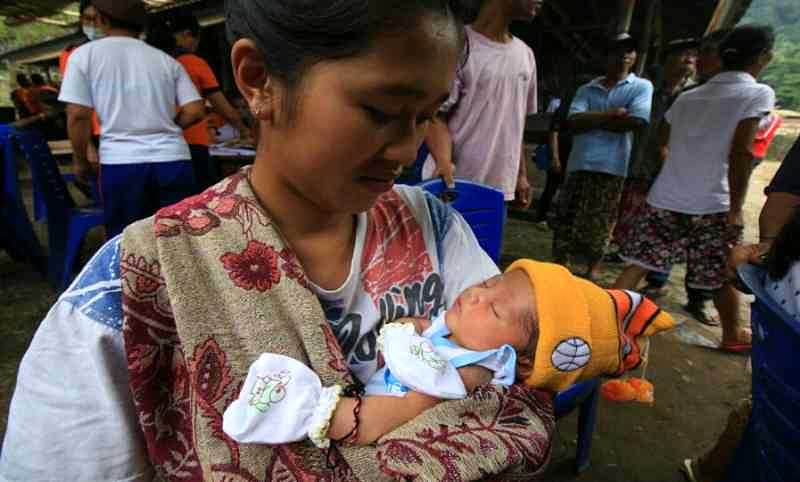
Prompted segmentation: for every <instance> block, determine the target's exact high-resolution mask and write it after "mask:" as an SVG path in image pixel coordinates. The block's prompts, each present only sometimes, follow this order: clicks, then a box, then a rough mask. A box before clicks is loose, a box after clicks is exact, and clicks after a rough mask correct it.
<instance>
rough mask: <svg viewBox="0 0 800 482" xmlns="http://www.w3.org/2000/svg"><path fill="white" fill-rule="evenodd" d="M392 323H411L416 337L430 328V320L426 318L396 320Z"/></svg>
mask: <svg viewBox="0 0 800 482" xmlns="http://www.w3.org/2000/svg"><path fill="white" fill-rule="evenodd" d="M393 323H413V324H414V330H415V331H416V332H417V334H418V335H421V334H422V332H424V331H425V330H427V329H428V328H430V326H431V320H428V319H426V318H411V317H409V318H398V319H396V320H394V321H393Z"/></svg>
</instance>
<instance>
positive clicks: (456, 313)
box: [223, 260, 674, 447]
mask: <svg viewBox="0 0 800 482" xmlns="http://www.w3.org/2000/svg"><path fill="white" fill-rule="evenodd" d="M403 321H404V320H399V322H395V323H390V324H388V325H387V326H385V327H384V329H383V330H382V334H381V340H382V342H381V344H382V353H383V357H384V360H385V366H384V368H383V369H381V370H379V371H378V372H377V373H376V374H375V375H374V376H373V377H372V378H371V379H370V381H369V383H368V384H367V387H366V395H367V396H369V395H387V394H391V395H396V396H403V395H404V394H405V393H406V392H407V391H408V390H415V391H420V392H423V393H427V394H429V395H432V396H436V397H439V398H460V397H464V396H466V390H465V388H464V384H463V383H462V381H461V378H460V377H459V375H458V371H457V369H458V368H459V367H461V366H466V365H472V364H477V365H481V366H484V367H486V368H487V369H489V370H490V371H492V372H493V374H494V376H493V380H492V381H493V383H497V384H502V385H510V384H512V383H513V382H514V381H515V380H519V381H523V382H524V383H526V384H527V385H529V386H532V387H534V388H540V389H546V390H550V391H553V392H559V391H562V390H564V389H566V388H568V387H570V386H571V385H573V384H575V383H578V382H580V381H584V380H589V379H592V378H595V377H598V376H601V375H606V376H619V375H622V374H623V373H625V372H626V371H627V370H631V369H634V368H636V367H638V366H639V364H640V363H641V362H642V358H643V357H642V352H641V350H642V348H641V342H642V340H643V339H644V338H646V337H649V336H651V335H653V334H655V333H657V332H659V331H663V330H666V329H669V328H671V327H672V326H674V320H673V319H672V317H671V316H670V315H669V314H667V313H665V312H663V311H661V310H660V309H659V308H658V307H657V306H656V305H655V304H654V303H653V302H652V301H650V300H649V299H647V298H645V297H643V296H641V295H639V294H637V293H634V292H631V291H621V290H604V289H602V288H600V287H598V286H597V285H595V284H593V283H591V282H589V281H586V280H583V279H581V278H577V277H574V276H572V274H571V273H570V272H569V271H568V270H567V269H566V268H564V267H562V266H559V265H555V264H549V263H540V262H536V261H531V260H519V261H517V262H515V263H513V264H512V265H511V266H510V267H509V268H508V269H507V270H506V272H505V274H503V275H500V276H496V277H494V278H491V279H489V280H487V281H485V282H484V283H482V284H481V285H478V286H474V287H472V288H469V289H467V290H465V291H464V292H463V293H462V294H461V295H459V297H458V299H457V300H456V301H455V303H453V306H452V307H451V309H450V310H448V311H447V312H446V313H443V314H441V315H440V316H438V317H437V318H436V319H435V320H434V321H433V323H431V324H430V326H427V327H426V326H424V325H426V324H427V322H426V321H424V320H410V319H406V320H405V321H410V322H408V323H403ZM423 328H424V329H423ZM341 390H342V389H341V387H338V386H334V387H322V385H321V383H320V381H319V378H318V377H317V376H316V375H315V374H314V373H313V372H312V371H311V370H310V369H308V368H307V367H306V366H304V365H302V364H301V363H299V362H297V361H296V360H292V359H290V358H287V357H284V356H280V355H274V354H262V355H261V356H260V357H259V359H258V360H257V361H256V362H255V363H253V365H252V366H251V367H250V371H249V373H248V376H247V379H246V380H245V383H244V386H243V387H242V390H241V392H240V394H239V398H238V399H237V400H235V401H234V402H233V403H232V404H231V405H230V406H229V407H228V409H227V410H226V411H225V415H224V418H223V430H224V431H225V432H226V433H227V434H228V435H229V436H231V437H232V438H233V439H235V440H237V441H239V442H245V443H266V444H277V443H285V442H292V441H298V440H302V439H304V438H306V437H308V438H310V439H311V441H312V442H314V443H315V444H316V445H318V446H320V447H327V446H328V444H329V440H328V439H327V430H328V423H329V421H330V418H331V416H332V414H333V411H334V410H335V408H336V404H337V403H338V400H339V397H340V395H341Z"/></svg>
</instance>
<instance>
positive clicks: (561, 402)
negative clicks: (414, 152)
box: [419, 179, 600, 473]
mask: <svg viewBox="0 0 800 482" xmlns="http://www.w3.org/2000/svg"><path fill="white" fill-rule="evenodd" d="M419 186H420V187H422V188H423V189H425V190H426V191H428V192H430V193H431V194H434V195H436V196H439V197H441V196H442V194H444V193H446V192H448V189H447V186H446V185H445V184H444V182H443V181H442V180H441V179H432V180H430V181H426V182H423V183H421V184H419ZM454 191H455V193H456V194H455V196H456V197H455V200H454V201H452V202H451V205H452V206H453V208H454V209H455V210H456V211H458V212H459V213H461V215H462V216H463V217H464V219H465V220H466V221H467V224H469V225H470V227H471V228H472V231H473V232H474V233H475V236H476V237H477V238H478V242H479V243H480V245H481V247H482V248H483V249H484V251H486V252H487V253H488V254H489V256H490V257H491V258H492V259H493V260H494V262H495V263H497V262H499V260H500V248H501V247H502V245H503V225H504V224H505V212H506V211H505V197H504V196H503V192H502V191H499V190H497V189H494V188H492V187H489V186H485V185H483V184H479V183H476V182H472V181H466V180H463V179H457V180H456V187H455V190H454ZM599 398H600V380H599V379H594V380H589V381H586V382H582V383H578V384H576V385H574V386H572V387H571V388H569V389H568V390H565V391H563V392H561V393H559V394H557V395H556V397H555V400H554V405H555V413H556V418H557V419H558V418H561V417H563V416H565V415H567V414H568V413H570V412H572V411H573V410H575V409H576V408H578V409H579V412H578V447H577V450H576V453H575V472H576V473H581V472H584V471H585V470H586V469H588V468H589V464H590V462H591V452H592V433H593V432H594V422H595V418H596V416H597V402H598V400H599Z"/></svg>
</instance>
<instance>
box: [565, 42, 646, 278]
mask: <svg viewBox="0 0 800 482" xmlns="http://www.w3.org/2000/svg"><path fill="white" fill-rule="evenodd" d="M606 54H607V59H606V74H605V75H604V76H603V77H598V78H596V79H594V80H592V81H591V82H589V83H588V84H585V85H584V86H582V87H581V88H580V89H578V92H577V93H576V94H575V98H574V99H573V101H572V105H571V106H570V111H569V117H568V119H569V123H570V126H572V128H573V130H574V131H575V136H574V141H573V146H572V152H571V153H570V156H569V161H568V162H567V166H568V167H567V172H568V174H567V181H566V184H565V185H564V188H563V191H562V199H561V205H560V206H559V207H560V212H559V220H558V222H557V223H556V226H555V236H554V239H553V256H554V258H555V259H556V262H558V263H559V264H565V265H569V263H570V261H571V257H572V256H574V255H576V254H584V255H585V256H586V258H587V261H588V263H587V264H588V266H587V269H586V277H587V278H589V279H591V280H593V279H597V277H598V276H599V274H600V273H599V269H600V263H601V261H602V259H603V256H604V255H605V250H606V248H607V247H608V244H609V242H610V240H611V232H612V230H613V229H614V223H615V222H616V220H617V213H618V210H619V202H620V198H621V196H622V189H623V186H624V182H625V178H626V176H627V174H628V162H629V159H630V155H631V149H632V144H633V131H636V130H638V129H641V128H643V127H645V126H646V125H647V123H648V122H650V110H651V105H652V100H653V84H651V83H650V81H649V80H645V79H642V78H640V77H637V76H636V74H634V73H632V72H631V69H632V68H633V66H634V64H635V63H636V40H634V38H633V37H631V36H630V35H629V34H627V33H621V34H618V35H615V36H613V37H612V38H610V39H609V40H608V44H607V48H606Z"/></svg>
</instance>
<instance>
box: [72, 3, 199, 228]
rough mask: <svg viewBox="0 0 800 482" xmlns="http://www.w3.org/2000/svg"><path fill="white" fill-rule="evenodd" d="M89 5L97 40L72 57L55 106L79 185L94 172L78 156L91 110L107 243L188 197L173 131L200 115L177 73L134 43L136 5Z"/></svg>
mask: <svg viewBox="0 0 800 482" xmlns="http://www.w3.org/2000/svg"><path fill="white" fill-rule="evenodd" d="M92 6H93V7H94V9H95V15H94V28H95V31H94V34H93V35H94V37H95V38H98V37H100V36H102V37H103V38H99V39H97V40H94V41H92V42H88V43H86V44H84V45H83V46H81V47H79V48H78V49H76V50H75V51H74V52H73V53H72V55H71V56H70V58H69V61H68V64H67V68H66V74H65V76H64V82H63V84H62V86H61V93H60V96H59V100H60V101H62V102H65V103H67V104H68V106H67V116H68V130H69V137H70V141H71V142H72V147H73V161H74V170H75V174H76V177H78V178H79V179H82V180H86V179H87V178H89V177H90V176H91V175H92V174H93V172H92V171H93V170H94V168H93V166H92V165H91V164H90V163H89V160H88V159H87V156H86V152H87V151H86V149H87V147H88V144H89V139H90V136H91V116H92V109H94V110H96V111H97V117H98V119H99V120H100V123H101V125H102V131H101V134H100V161H101V166H102V176H101V177H100V187H101V192H102V193H103V205H104V212H105V225H106V235H107V236H108V237H113V236H116V235H117V234H119V233H120V232H122V230H123V229H124V228H125V227H126V226H127V225H128V224H130V223H132V222H134V221H137V220H139V219H142V218H145V217H147V216H149V215H151V214H153V213H154V212H155V211H156V210H157V209H158V208H160V207H163V206H166V205H169V204H173V203H175V202H177V201H179V200H181V199H183V198H185V197H187V196H190V195H192V194H194V193H195V181H194V173H193V171H192V163H191V160H190V159H191V157H190V154H189V148H188V146H187V144H186V141H185V140H184V139H183V136H182V132H181V129H183V128H186V127H189V126H191V125H193V124H194V123H196V122H198V121H199V120H201V119H202V118H203V116H204V115H205V108H204V106H203V102H202V100H201V98H200V96H199V95H198V93H197V90H196V89H195V87H194V85H193V84H192V81H191V79H190V78H189V76H188V75H187V74H186V71H185V70H184V69H183V67H181V65H180V64H178V63H177V62H176V61H175V59H173V58H172V57H170V56H169V55H166V54H165V53H163V52H161V51H159V50H157V49H155V48H153V47H150V46H149V45H147V44H146V43H144V42H142V41H141V40H139V34H140V33H141V31H142V30H143V28H144V24H145V21H146V12H145V7H144V3H143V2H141V1H140V0H127V1H117V0H115V1H113V2H112V1H110V0H94V1H93V2H92ZM86 11H87V10H85V11H84V13H85V12H86ZM89 32H90V33H91V32H92V30H91V29H90V30H89ZM100 32H102V34H100ZM176 105H177V106H178V107H180V108H181V110H180V112H179V113H178V115H177V116H176V115H175V106H176Z"/></svg>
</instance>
